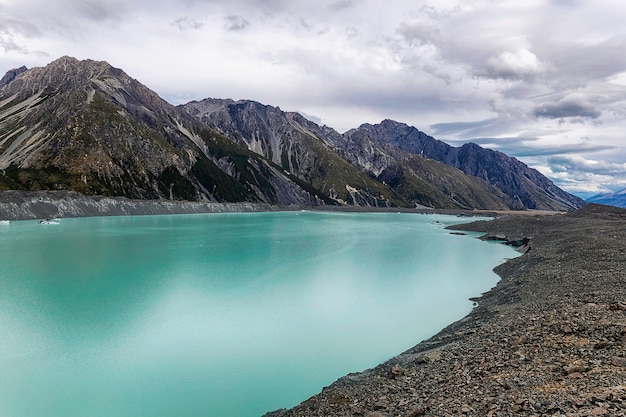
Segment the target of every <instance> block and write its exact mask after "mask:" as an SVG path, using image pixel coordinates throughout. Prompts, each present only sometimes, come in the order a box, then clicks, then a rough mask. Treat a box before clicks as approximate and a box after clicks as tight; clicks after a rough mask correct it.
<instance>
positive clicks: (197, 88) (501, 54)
mask: <svg viewBox="0 0 626 417" xmlns="http://www.w3.org/2000/svg"><path fill="white" fill-rule="evenodd" d="M625 21H626V6H625V5H624V2H623V0H598V1H593V2H592V1H588V0H526V1H519V0H473V1H472V0H468V1H460V0H458V1H455V0H432V1H427V0H386V1H383V0H316V1H309V0H159V1H153V0H52V1H51V0H0V73H1V74H0V76H1V75H2V74H3V73H4V72H5V71H7V70H9V69H11V68H15V67H18V66H21V65H26V66H27V67H29V68H31V67H35V66H44V65H46V64H47V63H49V62H51V61H53V60H54V59H56V58H59V57H60V56H63V55H70V56H74V57H76V58H79V59H87V58H89V59H95V60H106V61H108V62H109V63H110V64H111V65H113V66H115V67H118V68H122V69H123V70H125V71H126V72H127V73H128V74H129V75H130V76H132V77H134V78H137V79H138V80H140V81H141V82H142V83H144V84H146V85H147V86H148V87H150V88H151V89H153V90H155V91H156V92H157V93H159V94H160V95H161V96H162V97H163V98H165V99H166V100H168V101H169V102H171V103H173V104H180V103H184V102H187V101H190V100H199V99H203V98H206V97H216V98H233V99H252V100H256V101H260V102H262V103H264V104H270V105H274V106H279V107H280V108H282V109H283V110H290V111H299V112H301V113H302V114H304V115H305V116H307V117H308V118H309V119H311V120H313V121H316V122H318V123H321V124H326V125H328V126H330V127H333V128H335V129H336V130H338V131H340V132H343V131H346V130H348V129H350V128H353V127H357V126H359V125H360V124H362V123H366V122H367V123H378V122H380V121H381V120H383V119H394V120H397V121H401V122H405V123H407V124H410V125H412V126H415V127H417V128H418V129H420V130H422V131H424V132H426V133H429V134H431V135H433V136H435V137H436V138H438V139H442V140H444V141H446V142H448V143H450V144H453V145H460V144H462V143H464V142H468V141H472V142H476V143H478V144H480V145H482V146H485V147H490V148H493V149H497V150H501V151H503V152H505V153H507V154H509V155H512V156H516V157H518V158H519V159H521V160H522V161H524V162H526V163H527V164H529V165H530V166H532V167H534V168H537V169H538V170H540V171H541V172H542V173H543V174H545V175H547V176H548V177H549V178H551V179H552V180H553V181H555V182H556V183H557V184H558V185H559V186H561V187H562V188H564V189H566V190H568V191H570V192H574V193H577V194H581V195H584V194H582V193H596V192H602V191H607V190H618V189H621V188H625V187H626V25H625V24H624V22H625Z"/></svg>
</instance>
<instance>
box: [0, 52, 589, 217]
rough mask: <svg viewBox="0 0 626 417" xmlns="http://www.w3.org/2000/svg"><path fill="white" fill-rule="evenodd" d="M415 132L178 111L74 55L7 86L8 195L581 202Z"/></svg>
mask: <svg viewBox="0 0 626 417" xmlns="http://www.w3.org/2000/svg"><path fill="white" fill-rule="evenodd" d="M415 132H419V131H417V129H415V128H411V127H408V126H406V125H403V124H401V123H397V122H393V121H384V122H383V123H381V124H380V125H362V126H361V127H359V128H357V129H353V130H351V131H349V132H346V133H345V134H340V133H338V132H336V131H334V130H333V129H331V128H329V127H326V126H319V125H317V124H315V123H313V122H311V121H309V120H307V119H305V118H304V117H303V116H302V115H300V114H298V113H293V112H284V111H282V110H280V109H279V108H277V107H271V106H265V105H262V104H260V103H257V102H254V101H247V100H241V101H233V100H220V99H205V100H201V101H194V102H191V103H188V104H185V105H182V106H178V107H176V106H173V105H171V104H169V103H167V102H166V101H165V100H163V99H161V98H160V97H159V96H158V95H157V94H156V93H154V92H153V91H151V90H150V89H149V88H147V87H146V86H144V85H142V84H141V83H140V82H138V81H137V80H135V79H132V78H131V77H129V76H128V75H127V74H126V73H124V71H122V70H120V69H116V68H114V67H112V66H110V65H109V64H108V63H106V62H99V61H91V60H86V61H78V60H76V59H74V58H70V57H63V58H60V59H58V60H56V61H54V62H52V63H51V64H49V65H47V66H46V67H43V68H33V69H26V68H20V69H16V70H12V71H9V72H8V73H7V75H5V77H3V78H2V81H1V82H0V189H14V190H31V191H37V190H58V189H62V190H72V191H77V192H80V193H82V194H85V195H106V196H126V197H129V198H134V199H162V200H190V201H216V202H242V201H246V202H263V203H269V204H277V205H290V204H296V205H301V206H319V205H329V204H331V205H357V206H371V207H376V206H378V207H380V206H384V207H390V206H400V207H416V206H426V207H433V208H464V209H473V208H478V209H506V208H510V209H524V208H532V209H551V210H569V209H571V208H574V207H578V206H580V205H582V204H583V202H582V200H580V199H577V198H576V197H574V196H571V195H569V194H567V193H565V192H563V191H562V190H560V189H558V188H557V187H556V186H554V184H552V183H551V182H550V181H549V180H548V179H547V178H545V177H543V176H541V174H539V173H538V172H536V171H534V170H531V169H530V168H528V167H526V166H525V165H524V164H522V163H521V162H519V161H517V160H515V159H514V158H509V157H507V156H506V155H504V154H501V153H498V152H494V151H490V150H485V149H482V148H480V147H477V145H468V146H467V147H465V150H463V148H464V147H461V148H453V147H450V146H449V145H446V144H444V143H443V142H440V141H436V140H435V139H432V138H430V139H429V140H427V141H424V140H422V141H421V142H420V139H419V134H417V136H416V133H415ZM420 133H421V132H420ZM422 135H423V134H422ZM416 146H420V147H421V148H415V147H416ZM476 147H477V148H476ZM435 148H436V149H437V150H436V151H434V150H433V151H432V152H431V149H435ZM469 151H471V152H469ZM466 155H470V157H466ZM494 155H495V156H494ZM507 167H508V168H509V169H507ZM512 184H516V185H517V186H518V188H515V187H512Z"/></svg>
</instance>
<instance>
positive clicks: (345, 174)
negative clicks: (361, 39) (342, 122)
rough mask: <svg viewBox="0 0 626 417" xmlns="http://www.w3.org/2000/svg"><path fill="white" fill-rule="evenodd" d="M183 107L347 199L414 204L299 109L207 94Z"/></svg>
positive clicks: (320, 187) (373, 203)
mask: <svg viewBox="0 0 626 417" xmlns="http://www.w3.org/2000/svg"><path fill="white" fill-rule="evenodd" d="M179 107H180V108H181V109H182V110H184V111H186V112H187V113H189V114H190V115H191V116H193V117H195V118H196V119H197V120H199V121H201V122H203V123H205V124H207V125H208V126H210V127H211V128H212V129H215V130H216V131H218V132H219V133H221V134H223V135H224V136H227V137H229V138H231V139H232V140H233V141H235V142H236V143H238V144H241V145H243V146H246V147H247V148H248V149H249V150H250V151H253V152H256V153H258V154H260V155H263V156H264V157H266V158H267V159H270V160H271V161H272V162H274V163H275V164H277V165H279V166H280V167H281V168H282V169H284V170H285V171H287V172H289V173H290V174H292V175H294V176H295V177H297V178H299V179H300V180H302V181H304V182H306V183H307V184H310V185H311V186H312V187H313V188H314V189H316V190H318V191H319V192H320V193H324V194H327V195H329V196H330V197H331V198H332V199H334V200H337V201H339V202H341V203H344V204H350V205H365V206H380V205H382V206H387V205H390V204H392V205H411V203H409V202H408V201H407V200H406V199H404V198H402V197H401V196H399V195H397V194H396V193H394V191H393V190H392V189H391V188H390V187H387V186H385V185H384V184H381V183H380V182H378V181H376V180H374V179H372V178H371V177H369V176H368V175H366V174H364V173H363V172H361V171H360V170H359V169H358V168H356V167H354V166H353V165H352V164H350V163H349V162H348V161H346V160H345V159H343V158H341V157H340V156H339V155H337V154H336V153H335V152H333V150H332V149H330V148H329V147H328V145H327V144H326V143H324V142H323V141H322V140H320V138H319V137H317V136H316V135H315V134H313V133H312V132H311V131H309V129H308V128H307V125H309V124H312V122H309V121H307V120H306V119H304V118H303V117H302V116H301V115H299V114H298V113H285V112H283V111H281V110H280V109H279V108H277V107H271V106H265V105H262V104H260V103H257V102H254V101H247V100H242V101H236V102H235V101H233V100H219V99H205V100H202V101H193V102H190V103H187V104H185V105H182V106H179Z"/></svg>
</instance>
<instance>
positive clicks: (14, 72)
mask: <svg viewBox="0 0 626 417" xmlns="http://www.w3.org/2000/svg"><path fill="white" fill-rule="evenodd" d="M26 71H28V68H26V67H25V66H24V65H22V66H21V67H19V68H13V69H11V70H9V71H7V73H6V74H4V77H2V78H1V79H0V88H3V87H4V86H6V85H8V84H9V83H10V82H11V81H13V80H14V79H15V78H16V77H17V76H18V75H20V74H22V73H24V72H26Z"/></svg>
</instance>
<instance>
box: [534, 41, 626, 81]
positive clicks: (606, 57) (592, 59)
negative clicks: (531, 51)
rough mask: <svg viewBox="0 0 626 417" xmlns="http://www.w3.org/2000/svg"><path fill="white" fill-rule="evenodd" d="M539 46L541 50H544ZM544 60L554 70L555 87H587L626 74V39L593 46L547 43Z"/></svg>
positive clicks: (545, 44)
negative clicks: (624, 72) (563, 85)
mask: <svg viewBox="0 0 626 417" xmlns="http://www.w3.org/2000/svg"><path fill="white" fill-rule="evenodd" d="M541 45H542V44H541V43H539V44H538V48H540V47H542V46H541ZM543 48H544V49H545V50H544V51H543V55H544V56H549V57H550V62H551V63H552V65H553V66H554V68H555V71H554V75H553V77H554V81H555V83H556V84H565V85H568V84H569V85H572V86H578V85H585V84H587V83H588V82H590V81H591V80H604V79H606V78H608V77H610V76H612V75H615V74H618V73H620V72H623V71H625V70H626V54H624V50H625V49H626V36H624V35H622V36H614V37H612V38H610V39H607V40H606V41H604V42H601V43H598V44H591V45H580V44H569V45H568V44H550V43H544V44H543Z"/></svg>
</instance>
